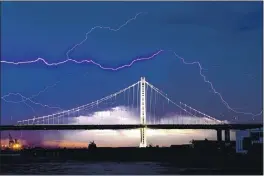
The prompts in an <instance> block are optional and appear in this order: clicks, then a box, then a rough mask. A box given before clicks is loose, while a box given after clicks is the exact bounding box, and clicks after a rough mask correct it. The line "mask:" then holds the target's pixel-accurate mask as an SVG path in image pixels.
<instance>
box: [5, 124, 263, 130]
mask: <svg viewBox="0 0 264 176" xmlns="http://www.w3.org/2000/svg"><path fill="white" fill-rule="evenodd" d="M143 127H146V128H149V129H207V130H217V129H221V130H224V129H230V130H245V129H254V128H262V127H263V124H211V125H209V124H175V125H173V124H160V125H140V124H133V125H1V126H0V131H7V130H15V131H17V130H125V129H138V128H143Z"/></svg>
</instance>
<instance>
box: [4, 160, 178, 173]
mask: <svg viewBox="0 0 264 176" xmlns="http://www.w3.org/2000/svg"><path fill="white" fill-rule="evenodd" d="M180 170H181V169H179V168H176V167H175V166H173V165H170V164H162V163H156V162H125V163H118V162H98V163H95V162H94V163H87V162H73V161H72V162H50V163H43V162H41V163H30V164H29V163H28V164H27V163H24V164H21V163H20V164H10V163H9V164H1V174H82V175H86V174H179V172H180Z"/></svg>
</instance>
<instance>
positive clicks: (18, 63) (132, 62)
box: [1, 50, 164, 71]
mask: <svg viewBox="0 0 264 176" xmlns="http://www.w3.org/2000/svg"><path fill="white" fill-rule="evenodd" d="M163 51H164V50H159V51H157V52H155V53H154V54H152V55H151V56H149V57H139V58H137V59H134V60H132V61H131V62H130V63H129V64H126V65H122V66H119V67H116V68H114V67H105V66H103V65H101V64H99V63H97V62H95V61H93V60H81V61H77V60H74V59H67V60H64V61H61V62H53V63H49V62H48V61H46V60H45V59H42V58H38V59H36V60H31V61H21V62H12V61H1V63H5V64H13V65H21V64H32V63H36V62H39V61H42V62H43V63H44V64H45V65H47V66H58V65H61V64H65V63H67V62H74V63H76V64H83V63H92V64H94V65H96V66H98V67H99V68H101V69H103V70H111V71H117V70H120V69H123V68H126V67H131V66H132V65H133V64H134V63H136V62H139V61H144V60H150V59H153V58H154V57H156V56H157V55H159V54H160V53H161V52H163Z"/></svg>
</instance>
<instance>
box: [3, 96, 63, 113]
mask: <svg viewBox="0 0 264 176" xmlns="http://www.w3.org/2000/svg"><path fill="white" fill-rule="evenodd" d="M10 95H16V96H17V95H18V96H20V97H21V98H22V100H21V101H18V102H17V101H10V100H6V99H5V97H7V96H10ZM1 99H2V100H4V101H5V102H7V103H24V104H26V105H27V106H29V105H28V104H27V103H26V101H30V102H31V103H33V104H35V105H40V106H42V107H44V108H50V109H59V110H63V109H61V108H60V107H53V106H49V105H46V104H42V103H39V102H35V101H33V100H32V99H30V98H27V97H25V96H23V95H22V94H20V93H9V94H7V95H5V96H4V97H1ZM31 108H32V107H31Z"/></svg>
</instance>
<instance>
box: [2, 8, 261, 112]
mask: <svg viewBox="0 0 264 176" xmlns="http://www.w3.org/2000/svg"><path fill="white" fill-rule="evenodd" d="M144 13H146V12H140V13H138V14H136V16H135V17H133V18H131V19H129V20H127V21H126V22H125V23H124V24H122V25H121V26H119V27H118V28H116V29H113V28H111V27H104V26H95V27H93V28H92V29H90V31H88V32H87V33H86V34H85V39H84V40H82V41H81V42H80V43H78V44H76V45H74V46H73V47H72V48H71V49H70V50H68V51H67V53H66V57H67V60H64V61H61V62H56V63H49V62H48V61H46V60H45V59H42V58H38V59H36V60H31V61H21V62H12V61H1V63H5V64H13V65H21V64H32V63H36V62H40V61H42V62H43V63H44V64H45V65H47V66H57V65H61V64H65V63H67V62H73V63H76V64H83V63H92V64H94V65H96V66H98V67H99V68H101V69H103V70H112V71H117V70H120V69H123V68H126V67H131V66H132V65H133V64H134V63H135V62H139V61H143V60H150V59H153V58H154V57H155V56H157V55H159V54H160V53H162V52H163V51H164V50H159V51H158V52H156V53H154V54H153V55H151V56H150V57H145V58H137V59H135V60H133V61H132V62H131V63H130V64H126V65H122V66H119V67H116V68H112V67H104V66H102V65H101V64H99V63H97V62H95V61H93V60H82V61H77V60H74V59H70V57H69V54H70V53H71V52H73V51H74V49H76V48H77V47H78V46H80V45H82V44H83V43H84V42H85V41H86V40H87V39H88V35H89V34H91V33H92V32H93V31H94V30H95V29H108V30H110V31H114V32H117V31H119V30H120V29H121V28H123V27H124V26H126V25H127V24H128V23H129V22H131V21H133V20H136V19H137V17H138V16H139V15H141V14H144ZM172 52H173V51H172ZM173 53H174V55H175V56H176V57H177V58H179V59H181V60H182V62H183V63H184V64H186V65H193V64H196V65H198V66H199V70H200V76H201V77H202V78H203V80H204V82H205V83H208V84H209V85H210V87H211V89H212V91H213V93H215V94H217V95H218V96H219V97H220V99H221V101H222V103H223V104H224V105H225V106H226V107H227V108H228V109H229V110H231V111H233V112H235V113H238V114H244V115H252V116H253V117H256V116H259V115H261V114H262V112H263V110H262V111H261V112H259V113H258V114H253V113H250V112H243V111H237V110H235V109H234V108H231V107H230V105H229V104H228V103H227V102H226V101H225V100H224V98H223V97H222V95H221V94H220V93H219V92H218V91H216V89H215V88H214V86H213V84H212V82H210V81H209V80H207V78H206V76H205V75H203V73H202V70H204V69H203V68H202V66H201V64H200V63H199V62H186V61H185V60H184V59H183V58H182V57H180V56H178V55H177V54H176V53H175V52H173ZM44 91H46V90H44ZM44 91H42V92H44ZM11 94H12V93H11ZM16 94H17V95H20V96H21V97H23V100H22V101H20V102H25V101H26V100H29V101H31V102H33V101H32V100H31V99H30V98H26V97H24V96H22V95H21V94H18V93H16ZM39 94H40V93H39ZM39 94H37V95H36V96H38V95H39ZM9 95H10V94H8V95H6V96H9ZM36 96H32V97H33V98H34V97H36ZM32 97H31V98H32ZM4 98H5V97H2V99H3V100H5V99H4ZM5 101H6V100H5ZM8 102H11V101H8ZM14 103H15V102H14ZM16 103H17V102H16ZM34 104H39V105H41V106H43V107H49V106H48V105H43V104H40V103H36V102H34ZM51 108H53V107H51ZM56 108H57V107H56Z"/></svg>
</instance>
